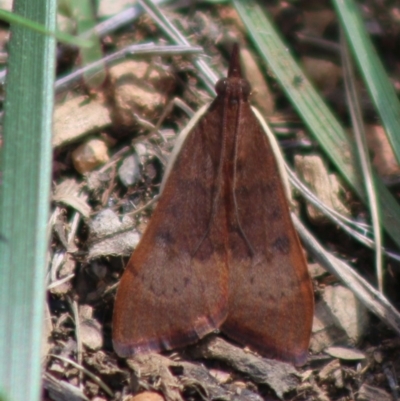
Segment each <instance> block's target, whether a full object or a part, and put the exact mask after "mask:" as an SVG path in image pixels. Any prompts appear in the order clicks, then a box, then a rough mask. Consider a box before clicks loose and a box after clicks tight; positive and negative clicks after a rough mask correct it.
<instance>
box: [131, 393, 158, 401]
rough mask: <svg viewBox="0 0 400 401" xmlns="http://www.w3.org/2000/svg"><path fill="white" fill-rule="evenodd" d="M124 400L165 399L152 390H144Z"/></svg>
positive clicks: (147, 400)
mask: <svg viewBox="0 0 400 401" xmlns="http://www.w3.org/2000/svg"><path fill="white" fill-rule="evenodd" d="M126 401H165V398H164V397H163V396H162V395H160V394H159V393H155V392H154V391H144V392H143V393H140V394H137V395H134V396H132V397H131V398H129V399H126Z"/></svg>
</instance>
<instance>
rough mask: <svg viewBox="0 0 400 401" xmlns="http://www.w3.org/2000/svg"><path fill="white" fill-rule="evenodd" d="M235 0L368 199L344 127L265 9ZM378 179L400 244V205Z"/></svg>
mask: <svg viewBox="0 0 400 401" xmlns="http://www.w3.org/2000/svg"><path fill="white" fill-rule="evenodd" d="M233 3H234V5H235V7H236V9H237V11H238V13H239V15H240V17H241V18H242V20H243V22H244V24H245V26H246V28H247V30H248V33H249V35H250V36H251V37H252V39H253V41H254V43H255V45H256V47H257V48H258V50H259V52H260V54H261V55H262V57H263V58H264V59H265V61H266V62H267V63H268V65H269V66H270V68H271V70H272V71H273V72H274V74H275V75H276V78H277V79H278V80H279V81H280V83H281V85H282V87H283V89H284V90H285V92H286V94H287V95H288V98H289V99H290V100H291V102H292V104H293V106H294V107H295V108H296V109H297V111H298V112H299V114H300V115H301V116H302V118H303V120H304V122H305V123H306V125H307V126H308V128H309V130H310V133H311V134H312V135H313V136H314V137H315V139H316V140H317V141H318V142H319V144H320V145H321V147H322V148H323V149H324V150H325V152H326V155H327V156H328V157H329V158H330V160H331V161H332V163H333V164H334V165H335V166H336V167H337V169H338V171H339V172H340V173H341V175H342V176H343V177H344V178H345V180H346V181H347V182H348V183H349V185H350V186H351V187H352V188H353V189H354V190H355V192H356V193H357V194H358V195H359V196H360V198H361V199H362V200H363V201H364V202H366V195H365V190H364V188H363V185H362V181H361V180H360V173H359V171H358V170H357V169H356V167H355V165H356V163H354V161H355V160H356V158H355V157H354V156H353V154H354V152H353V150H352V149H353V146H354V145H353V143H352V142H350V140H349V138H348V136H347V135H346V133H345V131H344V129H343V127H341V125H340V124H339V122H338V121H337V119H336V118H335V117H334V116H333V114H332V112H331V111H330V110H329V108H328V107H327V105H326V104H325V102H324V100H323V99H322V98H321V96H319V94H318V93H317V92H316V91H315V89H314V88H313V87H312V85H311V84H310V83H309V81H308V79H307V78H306V76H305V75H304V74H303V72H302V71H301V69H300V67H299V66H298V65H297V63H296V62H295V60H294V59H293V57H292V56H291V55H290V53H289V52H288V48H287V46H285V44H284V43H283V41H282V40H281V38H280V37H279V35H278V33H277V32H276V30H275V28H274V27H273V24H271V22H270V20H269V19H268V18H267V16H266V15H265V13H264V9H262V8H261V7H260V6H259V5H258V4H257V2H256V1H253V0H233ZM299 78H301V79H299ZM298 82H300V84H298ZM375 183H376V188H377V192H378V193H379V195H380V204H381V205H382V210H381V212H382V216H381V217H382V222H383V225H384V227H385V229H386V230H387V232H388V233H389V234H390V236H391V237H392V238H393V240H394V241H395V242H396V243H397V244H398V245H400V230H399V227H400V206H399V205H398V203H397V201H396V200H395V199H394V197H393V196H392V195H391V194H390V192H389V191H388V189H387V188H386V186H385V185H384V184H383V182H382V180H380V179H379V178H378V177H375Z"/></svg>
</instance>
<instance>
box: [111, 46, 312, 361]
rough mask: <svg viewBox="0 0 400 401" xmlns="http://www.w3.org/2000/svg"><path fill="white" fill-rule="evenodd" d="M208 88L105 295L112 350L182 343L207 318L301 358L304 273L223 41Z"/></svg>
mask: <svg viewBox="0 0 400 401" xmlns="http://www.w3.org/2000/svg"><path fill="white" fill-rule="evenodd" d="M216 92H217V97H216V98H215V99H214V101H213V102H212V103H211V104H210V105H209V106H207V107H205V108H203V109H202V111H201V112H200V113H199V114H198V115H197V116H195V119H194V120H193V121H192V122H191V124H189V128H188V129H187V130H186V131H185V133H184V135H183V136H182V137H181V138H180V141H179V144H178V146H177V148H176V150H174V152H173V156H172V162H171V163H170V165H169V167H168V168H167V174H166V175H167V177H166V179H165V180H164V184H163V189H162V194H161V197H160V200H159V202H158V205H157V207H156V208H155V210H154V213H153V216H152V218H151V221H150V222H149V224H148V226H147V228H146V230H145V233H144V235H143V237H142V239H141V241H140V243H139V245H138V246H137V248H136V249H135V251H134V252H133V254H132V256H131V258H130V260H129V262H128V265H127V267H126V270H125V272H124V274H123V276H122V279H121V281H120V284H119V288H118V291H117V295H116V299H115V307H114V316H113V345H114V349H115V351H116V352H117V354H118V355H120V356H122V357H128V356H132V355H134V354H137V353H144V352H158V351H163V350H169V349H173V348H177V347H182V346H185V345H188V344H191V343H194V342H196V341H197V340H198V339H201V338H202V337H204V336H205V335H206V334H208V333H210V332H213V331H215V330H220V331H222V332H223V333H224V334H225V335H226V336H228V337H229V338H231V339H232V340H234V341H237V342H238V343H240V344H243V345H246V346H248V347H249V348H251V349H253V350H255V351H257V352H259V353H260V354H261V355H263V356H265V357H268V358H273V359H279V360H282V361H287V362H291V363H293V364H295V365H302V364H304V363H305V361H306V359H307V353H308V345H309V341H310V335H311V325H312V320H313V312H314V298H313V289H312V283H311V280H310V277H309V274H308V270H307V264H306V261H305V258H304V255H303V251H302V248H301V245H300V242H299V239H298V236H297V233H296V231H295V229H294V227H293V224H292V221H291V218H290V212H289V206H288V202H287V199H286V196H285V189H284V187H283V184H282V181H281V175H280V171H279V167H278V165H277V162H276V160H275V157H274V153H273V150H272V145H271V143H270V140H269V139H268V136H267V135H266V133H265V128H264V127H265V125H266V124H265V122H263V121H262V117H261V116H260V115H259V113H257V112H255V111H254V110H253V109H252V107H251V106H250V103H249V96H250V92H251V89H250V85H249V83H248V81H247V80H246V79H244V78H243V77H242V73H241V67H240V60H239V48H238V46H237V45H235V47H234V49H233V52H232V55H231V60H230V65H229V71H228V76H227V77H226V78H223V79H221V80H220V81H218V83H217V84H216Z"/></svg>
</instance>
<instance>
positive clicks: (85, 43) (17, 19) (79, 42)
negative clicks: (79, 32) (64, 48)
mask: <svg viewBox="0 0 400 401" xmlns="http://www.w3.org/2000/svg"><path fill="white" fill-rule="evenodd" d="M0 20H2V21H6V22H8V23H10V24H19V25H21V26H24V27H26V28H29V29H32V30H33V31H36V32H40V33H42V34H43V35H49V36H53V37H55V38H56V39H57V40H59V41H60V42H64V43H68V44H71V45H75V46H79V47H82V48H88V47H91V46H92V43H91V42H90V40H87V39H81V38H77V37H75V36H72V35H68V34H67V33H63V32H60V31H56V30H54V29H53V30H49V29H46V27H45V26H44V25H42V24H39V23H37V22H35V21H32V20H30V19H29V18H24V17H23V16H21V15H18V13H15V12H13V13H12V12H10V11H7V10H0Z"/></svg>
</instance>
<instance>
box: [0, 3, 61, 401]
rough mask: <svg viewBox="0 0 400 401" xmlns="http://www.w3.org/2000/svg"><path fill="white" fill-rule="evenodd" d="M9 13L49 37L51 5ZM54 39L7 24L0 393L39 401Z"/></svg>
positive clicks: (0, 167) (18, 6)
mask: <svg viewBox="0 0 400 401" xmlns="http://www.w3.org/2000/svg"><path fill="white" fill-rule="evenodd" d="M14 8H15V10H16V12H17V13H18V14H19V15H21V16H23V17H25V18H27V19H30V20H32V21H35V22H37V23H39V24H42V25H44V26H45V27H46V29H48V30H50V31H51V30H54V28H55V21H56V1H55V0H16V1H15V3H14ZM54 63H55V40H54V38H53V37H50V36H46V35H43V34H41V33H38V32H35V31H32V30H31V29H29V28H27V27H25V26H21V25H20V24H12V25H11V40H10V46H9V62H8V76H7V82H6V100H5V105H4V109H5V117H4V129H3V147H2V148H1V150H0V152H1V153H0V171H1V174H2V184H1V187H0V234H1V235H2V237H3V239H2V240H0V274H1V280H0V322H1V324H0V394H2V395H3V396H4V397H5V398H6V399H7V400H9V401H26V400H30V401H36V400H39V398H40V378H41V345H42V327H43V310H44V299H45V268H46V254H47V234H46V231H47V221H48V209H49V199H50V182H51V159H52V148H51V134H52V112H53V84H54Z"/></svg>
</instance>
